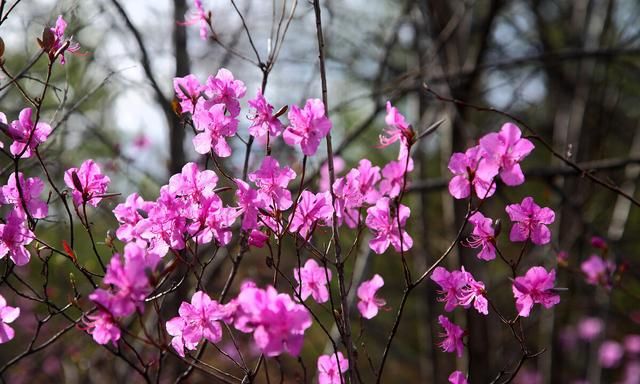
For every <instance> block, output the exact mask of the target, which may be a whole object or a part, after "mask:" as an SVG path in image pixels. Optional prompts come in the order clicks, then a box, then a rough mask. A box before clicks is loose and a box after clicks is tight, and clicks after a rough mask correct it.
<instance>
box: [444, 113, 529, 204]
mask: <svg viewBox="0 0 640 384" xmlns="http://www.w3.org/2000/svg"><path fill="white" fill-rule="evenodd" d="M533 148H534V146H533V143H531V141H529V140H527V139H524V138H522V133H521V132H520V129H519V128H518V127H517V126H516V125H515V124H511V123H506V124H504V125H503V126H502V128H501V129H500V132H499V133H495V132H491V133H488V134H487V135H485V136H484V137H482V138H481V139H480V141H479V144H478V145H476V146H475V147H471V148H469V149H468V150H467V151H466V152H465V153H460V152H458V153H454V154H453V155H452V156H451V160H450V161H449V170H450V171H451V172H452V173H453V174H454V177H453V178H452V179H451V182H450V183H449V192H450V193H451V195H452V196H453V197H454V198H456V199H465V198H467V197H469V195H470V193H471V188H472V187H473V190H474V192H475V194H476V196H477V197H478V198H479V199H486V198H487V197H491V196H492V195H493V193H494V192H495V187H496V186H495V180H494V179H495V177H496V176H498V175H499V176H500V179H501V180H502V182H503V183H505V184H506V185H509V186H516V185H520V184H522V183H524V180H525V178H524V174H523V173H522V169H521V168H520V161H522V160H523V159H524V158H525V157H527V156H528V155H529V153H531V151H532V150H533Z"/></svg>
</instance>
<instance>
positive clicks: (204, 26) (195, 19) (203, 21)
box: [179, 0, 209, 40]
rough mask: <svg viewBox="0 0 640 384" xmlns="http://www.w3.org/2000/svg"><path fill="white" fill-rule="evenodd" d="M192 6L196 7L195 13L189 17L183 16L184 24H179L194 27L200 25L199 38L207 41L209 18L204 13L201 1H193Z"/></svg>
mask: <svg viewBox="0 0 640 384" xmlns="http://www.w3.org/2000/svg"><path fill="white" fill-rule="evenodd" d="M194 6H195V7H196V9H195V12H192V15H189V16H187V15H185V21H184V23H179V24H182V25H194V24H196V23H200V38H201V39H202V40H207V36H208V35H209V16H208V15H207V13H206V12H205V11H204V7H203V6H202V0H194Z"/></svg>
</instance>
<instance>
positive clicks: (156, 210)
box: [134, 185, 210, 255]
mask: <svg viewBox="0 0 640 384" xmlns="http://www.w3.org/2000/svg"><path fill="white" fill-rule="evenodd" d="M169 189H170V188H169V186H168V185H165V186H163V187H162V188H160V196H159V197H158V199H156V201H155V202H151V203H150V204H148V206H147V207H145V211H146V212H145V213H146V215H147V217H146V218H143V219H142V220H139V221H138V222H137V224H136V225H135V228H134V232H135V233H136V234H137V235H138V236H139V238H140V242H144V243H146V244H147V246H148V248H149V251H150V252H153V253H156V254H158V255H164V254H166V253H167V252H168V251H169V248H172V249H175V250H180V249H183V248H184V246H185V241H184V233H185V232H186V230H187V224H188V223H187V216H196V217H197V218H198V219H200V214H201V209H199V208H200V206H199V204H198V202H197V201H189V199H188V198H177V197H176V196H175V195H174V194H172V193H171V192H170V191H169ZM190 203H191V204H190ZM194 206H195V207H196V208H194ZM209 206H210V205H209ZM202 225H203V224H202V223H200V222H199V223H197V224H195V226H196V227H197V228H196V229H195V231H196V232H197V231H198V230H199V229H200V227H201V226H202Z"/></svg>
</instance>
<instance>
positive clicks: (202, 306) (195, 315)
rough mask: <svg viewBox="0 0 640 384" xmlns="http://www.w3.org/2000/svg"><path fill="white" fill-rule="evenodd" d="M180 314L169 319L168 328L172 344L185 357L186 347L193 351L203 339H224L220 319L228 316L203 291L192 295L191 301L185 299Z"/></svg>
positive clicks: (214, 341) (213, 341) (210, 340)
mask: <svg viewBox="0 0 640 384" xmlns="http://www.w3.org/2000/svg"><path fill="white" fill-rule="evenodd" d="M178 313H179V314H180V316H177V317H174V318H173V319H171V320H169V321H167V323H166V328H167V332H168V333H169V335H171V336H173V339H172V340H171V345H172V346H173V348H174V349H175V350H176V352H178V355H180V356H182V357H184V349H185V348H187V349H188V350H190V351H193V350H195V349H196V348H197V346H198V344H199V343H200V341H201V340H202V339H206V340H208V341H209V342H211V343H217V342H219V341H220V340H222V327H221V326H220V321H221V320H222V319H224V318H225V317H226V316H227V313H226V311H225V310H224V308H223V307H222V306H221V305H220V304H218V302H217V301H215V300H211V298H210V297H209V296H208V295H207V294H206V293H205V292H202V291H198V292H196V293H194V294H193V296H192V297H191V303H187V302H185V301H183V302H182V304H180V309H179V310H178Z"/></svg>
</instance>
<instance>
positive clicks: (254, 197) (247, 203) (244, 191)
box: [235, 179, 267, 231]
mask: <svg viewBox="0 0 640 384" xmlns="http://www.w3.org/2000/svg"><path fill="white" fill-rule="evenodd" d="M235 182H236V186H237V187H238V189H237V190H236V199H237V202H238V208H239V211H238V213H242V225H241V228H242V229H243V230H245V231H246V230H252V229H256V228H258V214H259V209H260V208H262V209H265V208H267V207H266V206H265V204H264V200H262V199H260V198H259V197H258V191H256V190H255V189H253V188H251V187H250V186H249V184H247V183H245V182H244V181H242V180H240V179H235Z"/></svg>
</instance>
